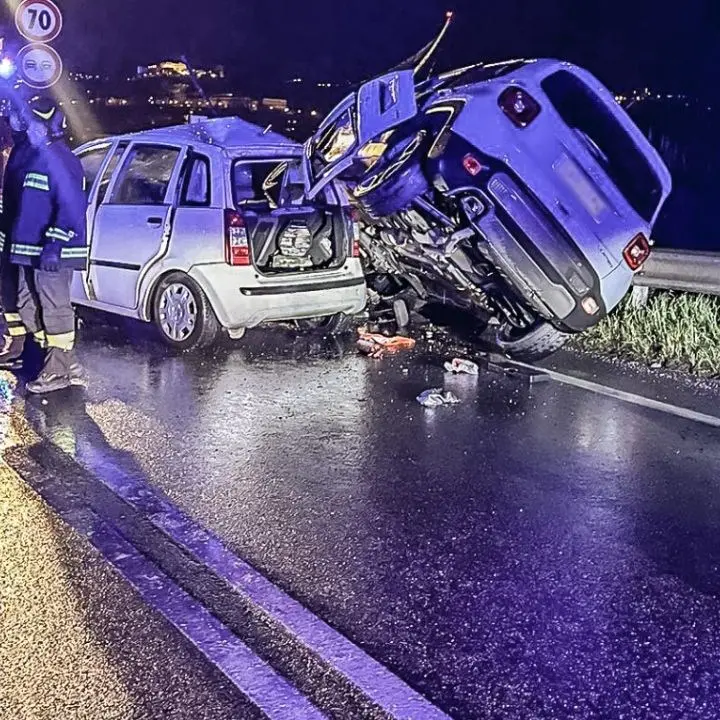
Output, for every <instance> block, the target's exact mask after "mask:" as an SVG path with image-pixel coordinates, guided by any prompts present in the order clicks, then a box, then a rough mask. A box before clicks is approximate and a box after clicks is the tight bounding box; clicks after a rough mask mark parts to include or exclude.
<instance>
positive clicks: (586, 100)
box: [542, 70, 662, 221]
mask: <svg viewBox="0 0 720 720" xmlns="http://www.w3.org/2000/svg"><path fill="white" fill-rule="evenodd" d="M542 88H543V90H544V91H545V93H546V94H547V96H548V98H549V99H550V102H551V103H552V104H553V106H554V107H555V109H556V110H557V111H558V113H559V114H560V116H561V117H562V119H563V120H564V121H565V122H566V123H567V124H568V125H569V126H570V127H571V128H573V129H574V130H578V131H579V132H580V133H581V134H582V135H584V136H586V138H587V139H588V140H590V141H591V143H592V144H594V145H595V146H596V147H597V149H599V151H600V155H601V157H598V160H599V162H600V163H601V164H602V165H603V167H604V169H605V171H606V172H607V174H608V175H609V177H610V179H611V180H612V181H613V182H614V183H615V185H616V186H617V188H618V189H619V190H620V192H621V193H622V194H623V195H624V196H625V197H626V198H627V200H628V202H629V203H630V205H632V207H633V208H634V209H635V211H636V212H637V213H638V215H640V216H641V217H642V218H643V219H644V220H647V221H650V220H651V219H652V217H653V215H654V214H655V211H656V209H657V206H658V203H659V201H660V198H661V197H662V186H661V184H660V179H659V178H658V176H657V174H656V173H655V171H654V170H653V168H652V166H651V164H650V162H649V160H648V158H647V157H646V156H645V155H644V154H643V153H642V152H641V151H640V149H639V148H638V147H637V146H636V145H635V143H634V142H633V139H632V137H631V136H630V135H629V134H628V132H627V131H626V129H625V128H624V127H623V125H622V123H621V122H620V121H619V120H618V119H617V118H616V117H615V115H613V113H612V112H611V111H610V109H609V108H608V107H607V105H606V104H605V102H604V101H603V100H602V99H601V98H600V97H598V96H597V95H596V94H595V93H594V92H593V91H592V90H591V88H589V87H588V86H587V85H586V84H585V83H584V82H583V81H582V80H581V79H580V78H578V77H577V76H576V75H573V74H572V73H570V72H567V71H566V70H559V71H558V72H555V73H553V74H552V75H549V76H548V77H546V78H545V79H544V80H543V81H542Z"/></svg>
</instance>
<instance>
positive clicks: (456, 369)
mask: <svg viewBox="0 0 720 720" xmlns="http://www.w3.org/2000/svg"><path fill="white" fill-rule="evenodd" d="M445 370H447V371H448V372H450V373H456V374H458V375H479V374H480V368H479V367H478V366H477V365H476V364H475V363H474V362H472V360H462V359H461V358H453V360H452V362H446V363H445Z"/></svg>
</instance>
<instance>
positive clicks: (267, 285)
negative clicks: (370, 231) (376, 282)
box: [190, 260, 366, 328]
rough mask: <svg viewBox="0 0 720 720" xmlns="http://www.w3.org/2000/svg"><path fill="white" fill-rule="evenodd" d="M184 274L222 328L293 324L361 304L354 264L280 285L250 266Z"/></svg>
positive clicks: (198, 269) (217, 267)
mask: <svg viewBox="0 0 720 720" xmlns="http://www.w3.org/2000/svg"><path fill="white" fill-rule="evenodd" d="M190 276H191V277H192V278H193V279H194V280H195V281H196V282H198V283H199V284H200V286H201V287H202V288H203V290H204V291H205V293H206V295H207V296H208V299H209V300H210V303H211V304H212V306H213V309H214V310H215V314H216V315H217V317H218V320H219V321H220V323H221V324H222V325H223V326H224V327H227V328H242V327H255V326H256V325H259V324H260V323H263V322H274V321H278V320H296V319H297V320H299V319H302V318H309V317H322V316H327V315H334V314H336V313H346V314H348V315H352V314H355V313H358V312H360V311H362V310H363V308H364V307H365V302H366V286H365V277H364V275H363V272H362V267H361V265H360V262H359V261H358V260H349V261H348V262H347V263H346V264H345V266H344V267H343V268H342V269H340V270H337V271H333V272H325V273H316V274H313V275H311V276H308V277H298V276H295V277H287V278H286V279H285V281H284V282H283V283H279V282H278V281H277V280H276V279H274V280H273V281H272V282H269V281H268V280H267V279H265V278H260V277H259V276H258V274H257V273H256V272H255V270H254V269H252V268H237V267H231V266H229V265H226V264H225V263H216V264H212V265H198V266H196V267H194V268H192V269H191V270H190Z"/></svg>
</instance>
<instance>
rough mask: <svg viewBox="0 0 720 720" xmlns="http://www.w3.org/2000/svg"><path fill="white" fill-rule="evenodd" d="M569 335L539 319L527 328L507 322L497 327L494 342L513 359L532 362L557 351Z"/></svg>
mask: <svg viewBox="0 0 720 720" xmlns="http://www.w3.org/2000/svg"><path fill="white" fill-rule="evenodd" d="M569 339H570V335H568V334H567V333H564V332H561V331H560V330H558V329H557V328H554V327H553V326H552V325H551V324H550V323H548V322H545V321H544V320H539V321H538V322H537V323H535V325H533V326H532V327H531V328H529V329H525V330H520V329H518V328H516V327H513V326H512V325H510V324H509V323H505V324H504V325H501V326H500V327H499V328H498V331H497V333H496V335H495V344H496V345H497V347H498V348H499V349H500V350H501V351H502V352H503V353H504V354H505V355H509V356H510V357H511V358H513V359H515V360H523V361H525V362H533V361H534V360H542V358H545V357H548V355H552V354H553V353H554V352H557V351H558V350H559V349H560V348H561V347H562V346H563V345H564V344H565V343H566V342H567V341H568V340H569Z"/></svg>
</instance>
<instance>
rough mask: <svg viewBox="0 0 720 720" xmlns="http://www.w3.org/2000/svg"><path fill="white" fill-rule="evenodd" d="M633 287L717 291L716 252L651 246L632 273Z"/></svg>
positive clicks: (718, 263)
mask: <svg viewBox="0 0 720 720" xmlns="http://www.w3.org/2000/svg"><path fill="white" fill-rule="evenodd" d="M634 284H635V285H636V286H637V287H647V288H657V289H661V290H680V291H682V292H691V293H707V294H709V295H720V252H718V253H712V252H701V251H695V250H666V249H663V248H657V249H655V250H653V252H652V253H651V255H650V258H649V259H648V261H647V262H646V263H645V265H643V268H642V270H641V271H640V272H638V273H637V275H635V280H634Z"/></svg>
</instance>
